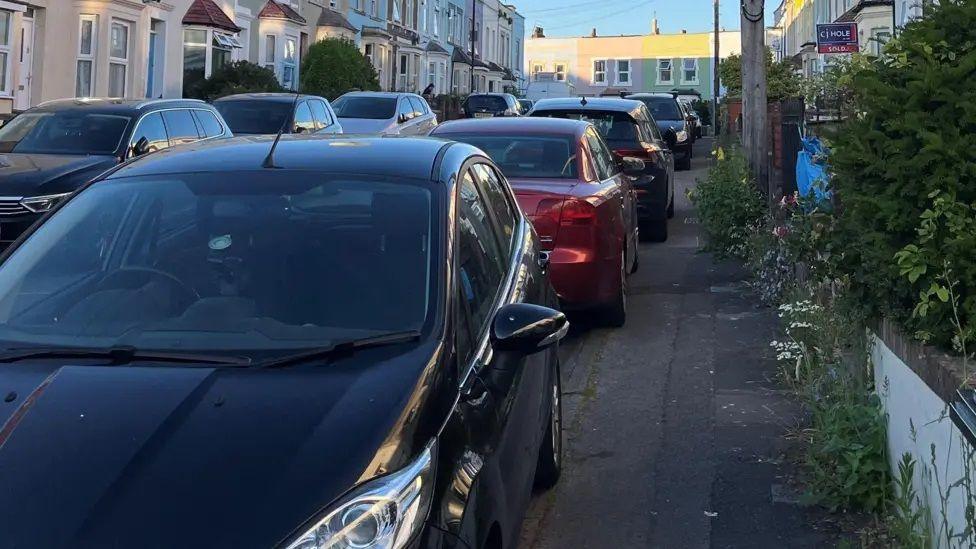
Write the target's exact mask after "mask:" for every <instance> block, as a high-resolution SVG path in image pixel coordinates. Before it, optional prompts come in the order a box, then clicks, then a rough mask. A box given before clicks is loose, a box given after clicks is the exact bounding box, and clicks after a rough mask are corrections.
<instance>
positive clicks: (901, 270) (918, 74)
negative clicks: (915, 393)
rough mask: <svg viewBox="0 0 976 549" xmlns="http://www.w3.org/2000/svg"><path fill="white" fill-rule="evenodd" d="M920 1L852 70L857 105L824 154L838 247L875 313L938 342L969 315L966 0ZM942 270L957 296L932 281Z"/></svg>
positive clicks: (973, 97) (975, 148)
mask: <svg viewBox="0 0 976 549" xmlns="http://www.w3.org/2000/svg"><path fill="white" fill-rule="evenodd" d="M927 9H928V10H929V11H928V12H927V15H926V17H925V18H922V19H919V20H917V21H915V22H912V23H910V24H908V25H907V26H906V27H905V28H904V30H903V31H902V32H901V33H900V34H899V36H898V38H897V39H896V40H894V41H892V42H891V43H890V44H888V46H887V47H886V51H885V55H884V56H882V57H881V58H879V59H877V60H874V61H873V62H871V63H870V64H869V65H867V66H866V67H864V68H861V69H860V70H858V71H856V73H855V74H854V75H853V81H854V84H855V86H854V87H855V89H856V90H857V98H856V100H857V103H858V110H859V112H860V113H861V114H860V115H859V116H857V117H854V118H853V119H852V120H851V121H850V122H849V123H848V125H847V126H846V127H845V129H844V131H843V132H841V133H840V134H839V135H838V136H837V139H836V142H835V143H834V145H835V146H834V147H833V150H834V154H833V156H832V158H831V161H832V164H833V166H834V169H835V172H836V174H835V177H834V179H833V183H834V187H835V189H836V190H837V191H838V195H839V197H840V200H841V204H842V208H843V213H842V215H841V218H840V225H839V231H838V233H837V242H836V247H837V248H838V249H843V250H844V254H843V255H838V256H837V258H838V259H839V267H840V268H841V269H842V270H843V271H844V272H846V273H849V275H850V283H851V287H852V289H853V291H855V292H856V293H857V295H858V296H859V298H860V299H861V300H862V301H863V302H864V303H865V304H867V305H868V306H869V307H870V309H871V311H872V312H873V313H874V314H880V315H887V316H890V317H893V318H895V319H896V320H898V321H900V322H902V323H903V324H905V325H906V326H907V327H908V328H909V329H910V330H912V331H914V332H915V333H916V334H919V335H922V336H923V338H925V339H931V340H933V341H935V342H938V343H941V344H945V345H947V344H949V343H950V342H951V340H952V339H953V337H954V336H956V335H958V333H959V332H960V330H959V327H960V326H961V327H962V328H963V330H969V331H970V332H971V328H970V327H971V326H972V325H973V322H974V320H976V253H973V250H974V249H976V224H974V223H973V222H972V219H973V214H974V206H976V185H974V184H973V181H974V180H976V106H974V105H976V47H974V45H976V3H974V2H971V1H961V0H947V1H942V2H939V3H937V4H936V3H933V4H932V5H931V6H929V8H927ZM967 220H968V221H967ZM908 246H912V247H908ZM906 247H908V248H906ZM902 251H905V252H906V253H903V254H900V255H899V257H898V260H897V261H896V259H895V257H896V254H898V253H899V252H902ZM947 270H948V271H949V272H950V273H951V277H950V280H949V281H948V282H951V283H954V284H955V289H956V295H957V298H958V299H956V300H955V303H956V305H957V307H954V306H953V302H952V300H950V299H947V297H948V296H947V294H946V293H945V292H944V291H938V289H939V288H946V283H947V281H945V280H940V279H942V278H944V277H945V273H946V271H947ZM933 287H935V289H936V291H935V293H934V296H935V299H932V293H930V290H932V289H933ZM922 301H925V302H926V306H925V307H924V308H923V309H919V308H918V307H917V305H918V304H919V303H920V302H922ZM954 309H956V311H954ZM955 313H958V321H957V318H956V314H955Z"/></svg>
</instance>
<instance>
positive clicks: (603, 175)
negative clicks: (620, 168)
mask: <svg viewBox="0 0 976 549" xmlns="http://www.w3.org/2000/svg"><path fill="white" fill-rule="evenodd" d="M586 141H587V144H589V146H590V154H592V155H593V167H594V168H595V169H596V174H597V177H599V178H600V180H601V181H602V180H605V179H609V178H611V177H613V175H614V174H616V173H617V170H616V162H614V159H613V154H612V153H611V152H610V149H608V148H607V145H606V144H605V143H604V142H603V140H602V139H600V136H599V135H597V134H595V133H594V132H593V131H592V130H591V131H588V132H586Z"/></svg>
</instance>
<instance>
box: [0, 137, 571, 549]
mask: <svg viewBox="0 0 976 549" xmlns="http://www.w3.org/2000/svg"><path fill="white" fill-rule="evenodd" d="M272 140H273V138H272V137H248V138H246V139H244V138H239V139H233V140H221V141H214V142H211V143H206V144H201V145H199V146H197V145H194V146H190V147H189V148H183V149H182V150H172V151H165V152H163V153H160V154H153V155H150V156H148V157H146V158H144V159H139V160H137V161H135V162H131V163H127V164H125V165H124V166H122V167H120V168H119V169H117V170H115V171H113V172H111V173H109V174H107V175H105V176H103V177H101V178H99V179H97V180H96V181H94V182H93V183H91V184H90V185H88V186H87V187H86V188H84V189H82V190H81V191H79V192H78V193H76V194H75V195H74V196H73V197H71V198H70V199H68V200H67V201H65V202H63V203H61V204H60V205H59V206H58V207H57V209H56V210H55V211H53V212H52V213H51V215H50V216H49V217H47V218H46V219H45V221H44V222H43V223H41V224H39V225H38V226H36V227H35V228H34V229H32V231H31V232H30V233H29V234H28V235H27V236H26V238H25V239H23V240H21V241H19V242H18V243H17V244H16V245H15V247H14V248H13V249H12V250H11V251H9V252H8V255H5V256H4V257H3V259H2V262H0V303H2V304H3V306H2V307H0V363H4V364H3V366H4V367H3V368H0V394H3V395H5V396H6V401H5V404H4V405H3V406H0V425H3V426H4V427H3V429H2V431H0V442H2V444H0V468H2V470H3V471H6V472H8V474H5V475H4V477H3V490H0V513H2V514H3V517H4V522H3V524H4V527H3V545H5V546H9V547H116V546H119V544H120V543H122V544H123V545H128V543H125V542H122V541H120V540H138V542H137V545H139V546H140V547H147V548H174V547H279V548H288V549H297V548H301V549H307V548H310V547H373V548H379V547H398V548H399V547H405V546H409V547H411V548H415V547H430V548H435V547H436V548H441V547H454V546H457V547H489V546H490V544H491V543H496V542H497V543H501V544H504V545H505V546H508V547H514V546H515V544H516V543H517V539H518V534H519V524H520V522H521V519H522V515H523V513H524V511H525V509H526V506H527V504H528V502H529V497H530V494H531V488H532V485H533V481H534V482H535V483H536V484H537V485H540V486H551V485H553V484H554V483H555V482H556V480H557V478H558V477H559V472H560V467H561V463H562V457H561V456H562V454H561V451H562V438H561V422H560V394H561V393H560V383H559V363H558V355H557V352H556V346H557V344H558V342H559V340H560V339H561V338H562V337H563V335H564V334H565V333H566V330H567V329H568V327H569V326H568V324H567V321H566V318H565V317H564V316H563V314H562V313H559V312H557V311H556V310H554V309H553V308H552V307H554V306H555V305H557V300H556V296H555V293H554V292H553V290H552V288H551V286H550V285H549V282H548V279H547V278H546V277H545V276H544V274H543V271H542V266H541V265H540V261H539V252H540V248H539V243H538V241H537V239H536V237H535V235H534V233H533V232H532V231H531V228H530V225H529V223H528V221H527V220H526V219H525V218H524V217H523V215H522V213H521V211H520V210H519V208H518V205H517V203H516V202H515V198H514V197H513V196H511V194H510V191H509V190H508V188H507V187H506V186H505V185H504V184H503V183H502V181H503V180H502V178H501V176H500V175H499V174H498V171H497V168H496V166H495V165H494V164H493V163H492V162H491V160H489V159H488V158H486V157H485V156H483V154H482V153H481V152H480V151H478V150H477V149H475V148H473V147H471V146H468V145H464V144H458V143H449V142H445V141H441V140H435V139H383V138H378V137H377V138H358V139H350V138H344V137H342V136H322V137H308V136H287V135H286V136H284V137H283V138H282V140H281V142H280V143H279V144H278V146H277V149H276V151H275V153H274V155H273V156H272V157H271V158H270V159H267V158H266V157H267V156H268V152H269V148H270V145H271V143H272ZM265 166H272V167H270V168H269V167H265ZM52 517H56V520H52ZM150 532H151V535H148V536H147V533H150Z"/></svg>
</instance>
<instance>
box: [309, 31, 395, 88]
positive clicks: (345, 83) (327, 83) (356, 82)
mask: <svg viewBox="0 0 976 549" xmlns="http://www.w3.org/2000/svg"><path fill="white" fill-rule="evenodd" d="M301 79H302V82H301V86H302V91H303V92H305V93H310V94H315V95H321V96H323V97H327V98H329V99H335V98H336V97H339V96H340V95H342V94H343V93H346V92H347V91H349V90H353V89H358V90H369V91H377V90H379V89H380V83H379V78H378V76H377V74H376V69H374V68H373V64H372V63H370V61H369V59H367V58H366V56H364V55H363V54H362V53H361V52H360V51H359V48H358V47H356V44H355V43H354V42H352V41H351V40H347V39H345V38H326V39H324V40H320V41H318V42H316V43H315V44H313V45H312V47H310V48H309V49H308V53H307V54H305V61H304V62H303V63H302V77H301Z"/></svg>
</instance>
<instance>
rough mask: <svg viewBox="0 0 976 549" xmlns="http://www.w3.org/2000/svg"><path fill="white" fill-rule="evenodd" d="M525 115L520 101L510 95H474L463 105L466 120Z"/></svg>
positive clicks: (462, 110) (463, 114)
mask: <svg viewBox="0 0 976 549" xmlns="http://www.w3.org/2000/svg"><path fill="white" fill-rule="evenodd" d="M523 114H524V113H523V112H522V107H521V105H519V102H518V99H515V96H514V95H512V94H510V93H473V94H471V95H469V96H468V98H467V99H465V100H464V104H463V105H461V116H462V117H464V118H494V117H496V116H522V115H523Z"/></svg>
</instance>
